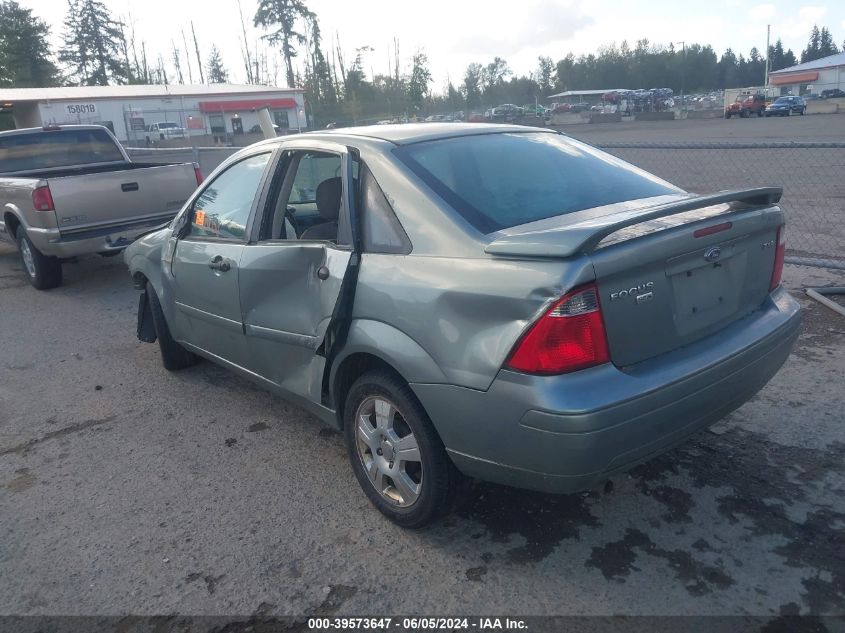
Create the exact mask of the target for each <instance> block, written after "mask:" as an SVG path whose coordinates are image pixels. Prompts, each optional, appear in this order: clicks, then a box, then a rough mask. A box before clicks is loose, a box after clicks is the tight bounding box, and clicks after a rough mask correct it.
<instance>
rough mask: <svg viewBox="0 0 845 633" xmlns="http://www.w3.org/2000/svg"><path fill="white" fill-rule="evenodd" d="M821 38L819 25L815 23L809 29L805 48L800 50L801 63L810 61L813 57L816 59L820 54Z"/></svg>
mask: <svg viewBox="0 0 845 633" xmlns="http://www.w3.org/2000/svg"><path fill="white" fill-rule="evenodd" d="M821 39H822V34H821V32H820V31H819V27H818V26H816V25H815V24H814V25H813V30H812V31H810V41H809V42H807V48H805V49H804V50H803V51H801V63H802V64H803V63H805V62H811V61H813V60H814V59H818V58H819V57H821V56H822V55H821V54H820V51H821Z"/></svg>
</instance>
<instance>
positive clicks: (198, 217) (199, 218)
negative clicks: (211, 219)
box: [194, 209, 205, 226]
mask: <svg viewBox="0 0 845 633" xmlns="http://www.w3.org/2000/svg"><path fill="white" fill-rule="evenodd" d="M194 224H196V225H197V226H205V211H203V210H202V209H197V210H196V211H195V212H194Z"/></svg>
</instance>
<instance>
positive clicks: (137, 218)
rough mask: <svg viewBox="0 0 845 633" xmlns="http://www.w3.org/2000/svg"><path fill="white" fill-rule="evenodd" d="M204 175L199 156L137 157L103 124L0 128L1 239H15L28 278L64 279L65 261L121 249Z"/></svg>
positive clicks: (172, 211) (169, 214)
mask: <svg viewBox="0 0 845 633" xmlns="http://www.w3.org/2000/svg"><path fill="white" fill-rule="evenodd" d="M201 180H202V177H201V175H200V172H199V167H198V166H197V165H195V164H194V163H172V164H168V163H163V164H162V163H152V164H148V163H135V162H132V161H131V160H130V159H129V156H127V154H126V152H125V151H124V150H123V147H121V145H120V143H118V142H117V139H115V138H114V136H112V134H111V133H110V132H109V131H108V130H107V129H106V128H104V127H101V126H96V125H64V126H50V127H45V128H29V129H23V130H14V131H10V132H2V133H0V205H2V210H1V211H0V239H6V240H9V241H12V242H15V243H16V244H17V246H18V250H19V251H20V255H21V262H22V264H23V269H24V272H25V273H26V276H27V278H28V279H29V282H30V283H31V284H32V285H33V286H35V287H36V288H38V289H40V290H46V289H48V288H54V287H55V286H58V285H60V284H61V283H62V262H63V261H64V260H67V259H71V258H75V257H78V256H81V255H88V254H93V253H99V254H101V255H115V254H117V253H120V251H122V250H123V249H124V248H125V247H126V246H128V245H129V243H130V242H131V241H132V240H133V239H135V238H136V237H137V236H138V235H140V234H142V233H144V232H145V231H149V230H150V228H151V227H156V226H159V225H161V224H163V223H166V222H168V221H170V220H172V219H173V216H175V215H176V212H177V211H178V210H179V209H180V208H181V207H182V205H183V204H184V203H185V200H187V198H188V196H189V195H190V194H191V192H192V191H193V190H194V189H196V186H197V184H199V182H200V181H201Z"/></svg>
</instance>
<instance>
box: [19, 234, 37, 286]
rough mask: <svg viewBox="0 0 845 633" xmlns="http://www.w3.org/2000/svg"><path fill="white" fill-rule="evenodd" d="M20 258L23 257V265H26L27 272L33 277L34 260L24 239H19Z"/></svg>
mask: <svg viewBox="0 0 845 633" xmlns="http://www.w3.org/2000/svg"><path fill="white" fill-rule="evenodd" d="M21 259H23V265H24V266H25V267H26V272H27V274H28V275H29V276H30V277H32V278H33V279H35V260H34V258H33V257H32V251H31V250H30V248H29V243H28V242H27V241H26V240H25V239H24V240H21Z"/></svg>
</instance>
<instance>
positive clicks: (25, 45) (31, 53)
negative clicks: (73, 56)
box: [0, 0, 58, 88]
mask: <svg viewBox="0 0 845 633" xmlns="http://www.w3.org/2000/svg"><path fill="white" fill-rule="evenodd" d="M49 35H50V29H49V27H48V26H47V24H46V23H45V22H44V21H43V20H41V19H39V18H37V17H35V16H33V15H32V9H24V8H23V7H21V6H20V5H19V4H18V3H17V2H15V1H14V0H9V1H5V2H0V86H8V87H12V86H14V87H16V88H42V87H45V86H55V85H56V84H57V82H58V69H57V68H56V65H55V64H54V63H53V61H52V60H51V59H50V44H49V43H48V41H47V38H48V37H49Z"/></svg>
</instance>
